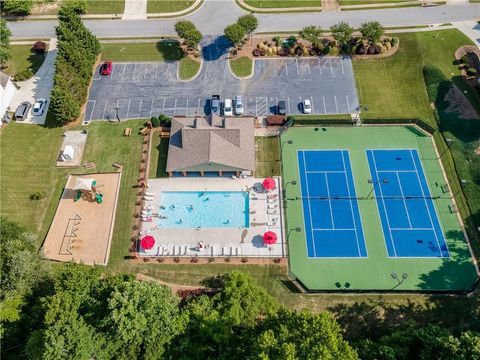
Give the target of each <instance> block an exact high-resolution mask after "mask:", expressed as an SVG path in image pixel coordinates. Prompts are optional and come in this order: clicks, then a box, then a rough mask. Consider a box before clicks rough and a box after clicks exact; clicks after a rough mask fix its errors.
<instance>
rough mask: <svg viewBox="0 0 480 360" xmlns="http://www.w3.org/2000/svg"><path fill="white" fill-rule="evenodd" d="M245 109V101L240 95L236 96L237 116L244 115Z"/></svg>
mask: <svg viewBox="0 0 480 360" xmlns="http://www.w3.org/2000/svg"><path fill="white" fill-rule="evenodd" d="M244 112H245V107H244V106H243V99H242V97H241V96H240V95H238V96H235V115H243V113H244Z"/></svg>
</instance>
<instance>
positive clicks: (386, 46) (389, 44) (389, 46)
mask: <svg viewBox="0 0 480 360" xmlns="http://www.w3.org/2000/svg"><path fill="white" fill-rule="evenodd" d="M391 48H392V44H391V43H390V42H386V43H385V50H387V51H388V50H390V49H391Z"/></svg>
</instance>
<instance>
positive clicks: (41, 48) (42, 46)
mask: <svg viewBox="0 0 480 360" xmlns="http://www.w3.org/2000/svg"><path fill="white" fill-rule="evenodd" d="M47 48H48V46H47V43H46V42H43V41H37V42H36V43H35V44H33V47H32V51H34V52H36V53H38V54H43V53H45V52H46V51H47Z"/></svg>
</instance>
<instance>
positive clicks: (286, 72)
mask: <svg viewBox="0 0 480 360" xmlns="http://www.w3.org/2000/svg"><path fill="white" fill-rule="evenodd" d="M284 62H285V75H287V76H288V66H287V60H284Z"/></svg>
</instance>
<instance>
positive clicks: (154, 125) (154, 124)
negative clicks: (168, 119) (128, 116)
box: [150, 116, 160, 128]
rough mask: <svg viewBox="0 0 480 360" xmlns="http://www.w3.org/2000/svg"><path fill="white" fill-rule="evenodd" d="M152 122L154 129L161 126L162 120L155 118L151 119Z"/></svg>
mask: <svg viewBox="0 0 480 360" xmlns="http://www.w3.org/2000/svg"><path fill="white" fill-rule="evenodd" d="M150 122H151V123H152V126H153V127H154V128H156V127H159V126H160V120H159V119H158V117H155V116H153V117H152V118H150Z"/></svg>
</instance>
